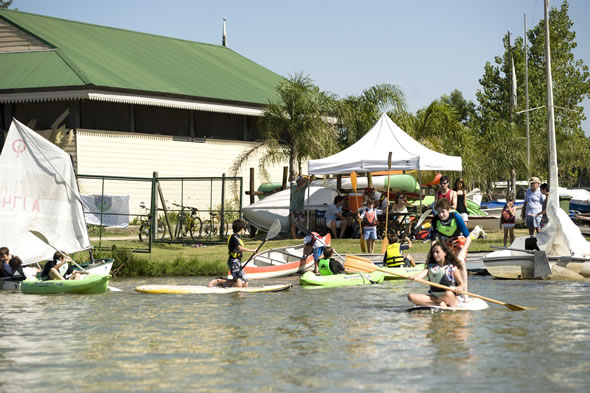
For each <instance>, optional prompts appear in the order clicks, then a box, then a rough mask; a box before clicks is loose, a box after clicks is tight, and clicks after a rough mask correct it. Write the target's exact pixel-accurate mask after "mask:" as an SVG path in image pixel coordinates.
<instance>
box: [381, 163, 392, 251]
mask: <svg viewBox="0 0 590 393" xmlns="http://www.w3.org/2000/svg"><path fill="white" fill-rule="evenodd" d="M390 183H391V152H389V155H388V156H387V210H386V211H385V233H384V234H383V241H382V242H381V253H382V254H383V253H385V251H387V246H389V237H388V236H387V224H389V184H390Z"/></svg>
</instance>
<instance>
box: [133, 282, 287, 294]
mask: <svg viewBox="0 0 590 393" xmlns="http://www.w3.org/2000/svg"><path fill="white" fill-rule="evenodd" d="M291 288H293V284H282V285H267V286H262V287H245V288H244V287H242V288H238V287H227V288H223V287H213V288H209V287H206V286H204V285H140V286H138V287H136V288H135V290H136V291H137V292H143V293H172V294H187V293H193V294H211V293H234V292H248V293H258V292H280V291H286V290H288V289H291Z"/></svg>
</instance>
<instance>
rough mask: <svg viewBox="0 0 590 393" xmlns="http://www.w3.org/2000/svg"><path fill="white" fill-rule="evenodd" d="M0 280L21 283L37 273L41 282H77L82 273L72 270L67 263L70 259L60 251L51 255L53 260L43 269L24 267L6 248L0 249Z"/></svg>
mask: <svg viewBox="0 0 590 393" xmlns="http://www.w3.org/2000/svg"><path fill="white" fill-rule="evenodd" d="M0 261H1V262H2V265H1V266H0V278H2V279H10V280H15V281H23V280H26V279H27V278H28V277H36V276H37V275H38V274H39V273H40V275H39V278H40V279H41V280H44V281H46V280H79V279H80V278H82V274H84V272H83V271H79V270H74V268H73V266H72V265H71V264H69V263H68V262H73V261H72V259H71V258H70V257H69V256H67V255H66V254H65V253H63V252H61V251H56V252H55V254H53V259H52V260H50V261H47V262H45V264H44V265H43V269H37V268H35V267H31V266H27V267H24V266H23V263H22V260H21V259H20V258H19V257H18V256H16V255H12V254H10V250H9V249H8V247H0Z"/></svg>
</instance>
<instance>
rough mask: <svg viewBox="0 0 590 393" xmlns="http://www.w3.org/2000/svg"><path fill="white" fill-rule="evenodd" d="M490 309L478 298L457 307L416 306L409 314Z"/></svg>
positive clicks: (409, 310) (411, 308)
mask: <svg viewBox="0 0 590 393" xmlns="http://www.w3.org/2000/svg"><path fill="white" fill-rule="evenodd" d="M488 307H490V306H489V305H488V304H487V303H486V302H485V301H483V300H482V299H479V298H476V297H470V298H469V300H468V301H467V302H463V301H461V302H459V305H458V306H457V307H440V306H415V307H410V308H408V309H407V310H406V311H407V312H431V313H434V312H442V311H480V310H485V309H486V308H488Z"/></svg>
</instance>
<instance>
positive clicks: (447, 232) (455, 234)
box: [431, 198, 472, 291]
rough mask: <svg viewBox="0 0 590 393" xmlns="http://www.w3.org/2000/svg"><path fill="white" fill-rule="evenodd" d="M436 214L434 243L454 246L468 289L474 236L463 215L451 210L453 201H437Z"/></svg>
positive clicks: (433, 228)
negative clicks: (469, 265) (469, 261)
mask: <svg viewBox="0 0 590 393" xmlns="http://www.w3.org/2000/svg"><path fill="white" fill-rule="evenodd" d="M435 208H436V212H437V213H436V215H435V216H434V219H433V220H432V234H431V239H432V244H434V242H435V241H440V242H442V243H448V245H449V246H450V247H452V248H453V250H454V252H455V255H456V256H457V260H458V261H459V262H458V263H459V265H458V266H459V269H461V275H462V276H463V282H464V285H465V290H466V291H467V266H466V264H465V262H466V260H467V251H468V250H469V245H470V244H471V239H472V236H471V235H470V234H469V230H468V229H467V226H466V225H465V222H464V221H463V219H462V218H461V215H460V214H459V213H457V212H455V211H451V202H449V200H448V199H446V198H443V199H439V200H438V201H436V204H435Z"/></svg>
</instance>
